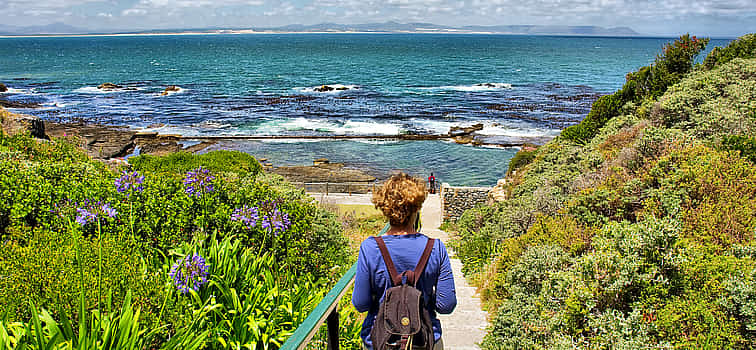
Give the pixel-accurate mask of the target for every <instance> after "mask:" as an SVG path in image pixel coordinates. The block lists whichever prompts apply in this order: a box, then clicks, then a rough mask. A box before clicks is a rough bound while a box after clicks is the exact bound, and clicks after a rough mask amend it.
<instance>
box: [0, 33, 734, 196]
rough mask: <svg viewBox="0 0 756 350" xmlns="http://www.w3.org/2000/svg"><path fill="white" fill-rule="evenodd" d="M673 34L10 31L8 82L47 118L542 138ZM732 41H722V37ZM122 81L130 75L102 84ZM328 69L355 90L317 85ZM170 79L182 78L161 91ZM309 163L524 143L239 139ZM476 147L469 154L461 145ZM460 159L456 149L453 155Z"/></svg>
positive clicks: (469, 178) (488, 161) (445, 167)
mask: <svg viewBox="0 0 756 350" xmlns="http://www.w3.org/2000/svg"><path fill="white" fill-rule="evenodd" d="M669 40H670V39H658V38H580V37H537V36H504V35H427V34H424V35H411V34H407V35H399V34H396V35H394V34H391V35H381V34H376V35H372V34H371V35H344V34H342V35H340V34H295V35H204V36H134V37H71V38H6V39H0V82H3V83H5V84H6V85H8V86H9V87H10V88H11V92H10V93H6V94H2V95H0V98H5V99H10V100H20V101H34V102H39V103H41V104H42V106H43V108H39V109H25V110H19V112H23V113H29V114H36V115H40V116H42V117H44V118H46V119H49V120H58V121H72V120H85V121H92V122H98V123H105V124H115V125H130V126H132V127H134V128H146V129H150V130H157V131H159V132H162V133H178V134H183V135H250V134H254V135H356V134H359V135H387V134H397V133H421V134H422V133H445V132H447V131H448V129H449V127H451V126H466V125H471V124H474V123H483V124H484V126H485V127H484V129H483V130H482V131H481V132H480V133H481V134H482V135H484V136H485V138H486V140H487V141H489V142H494V143H496V142H500V143H511V142H514V143H520V142H536V143H538V142H544V141H545V140H548V139H549V138H550V137H553V136H554V135H557V134H558V133H559V130H561V129H563V128H564V127H566V126H569V125H572V124H575V123H577V122H579V121H580V120H581V119H582V118H583V117H584V116H585V114H587V111H588V109H589V107H590V104H591V103H592V101H593V100H594V99H595V98H596V97H597V96H598V95H600V94H602V93H608V92H612V91H614V90H616V89H617V88H619V87H620V86H621V85H622V83H623V82H624V76H625V74H626V73H627V72H629V71H632V70H635V69H637V68H638V67H641V66H644V65H647V64H649V63H650V62H652V61H653V59H654V57H655V55H656V54H657V53H658V52H659V51H660V48H661V47H662V45H663V44H664V43H665V42H667V41H669ZM724 43H725V42H718V41H712V43H711V44H710V46H713V45H722V44H724ZM104 82H113V83H116V84H119V85H121V86H123V88H121V89H116V90H114V91H109V92H104V91H101V90H98V89H97V85H99V84H101V83H104ZM324 84H329V85H333V86H335V87H342V88H344V89H346V90H334V91H329V92H317V91H315V88H317V87H319V86H321V85H324ZM168 85H177V86H179V87H180V88H181V91H180V92H178V93H172V94H170V95H168V96H161V94H160V92H162V91H163V90H164V89H165V87H166V86H168ZM224 145H225V147H229V148H236V149H240V150H244V151H247V152H249V153H251V154H253V155H256V156H260V157H263V156H264V157H266V158H271V159H273V160H274V163H276V164H309V163H310V162H311V161H312V159H314V158H318V157H328V158H330V159H333V160H338V161H343V162H345V163H347V164H348V165H350V166H354V167H360V168H364V169H368V170H370V171H372V172H376V173H380V172H385V171H386V170H387V169H398V168H401V169H406V170H410V171H413V172H415V173H417V174H419V175H421V174H426V173H428V172H430V171H434V172H435V173H436V174H437V175H438V177H439V178H440V179H442V180H443V181H448V182H450V183H452V184H458V185H491V184H494V183H495V182H496V180H497V179H498V178H500V177H502V176H503V175H504V173H505V172H506V163H507V162H508V161H509V158H510V157H511V156H512V154H513V152H514V150H513V149H488V148H485V149H483V148H475V147H470V146H461V145H456V144H449V143H443V142H440V141H439V142H394V143H392V142H382V143H376V142H374V143H365V142H355V141H328V142H287V143H280V142H251V141H244V142H242V141H239V142H227V143H224ZM465 159H467V160H470V162H467V161H461V160H465ZM447 160H448V161H447Z"/></svg>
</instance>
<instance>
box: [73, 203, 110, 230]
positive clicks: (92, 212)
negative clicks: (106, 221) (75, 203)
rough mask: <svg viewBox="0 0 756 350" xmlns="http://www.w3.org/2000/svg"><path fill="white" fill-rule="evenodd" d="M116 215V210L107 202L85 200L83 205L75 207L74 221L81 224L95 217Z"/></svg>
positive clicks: (92, 220)
mask: <svg viewBox="0 0 756 350" xmlns="http://www.w3.org/2000/svg"><path fill="white" fill-rule="evenodd" d="M116 215H118V212H117V211H116V210H115V209H114V208H113V207H111V206H110V204H108V203H105V204H103V203H102V202H93V201H85V202H84V205H82V206H81V207H79V208H76V222H77V223H78V224H79V225H81V226H85V225H86V224H88V223H90V222H94V221H95V220H97V218H103V217H106V216H107V217H109V218H114V217H116Z"/></svg>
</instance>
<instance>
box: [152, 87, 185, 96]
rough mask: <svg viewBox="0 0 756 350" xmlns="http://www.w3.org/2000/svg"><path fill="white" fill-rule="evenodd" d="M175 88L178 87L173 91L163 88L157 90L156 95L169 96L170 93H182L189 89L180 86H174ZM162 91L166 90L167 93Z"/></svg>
mask: <svg viewBox="0 0 756 350" xmlns="http://www.w3.org/2000/svg"><path fill="white" fill-rule="evenodd" d="M176 89H178V90H175V91H173V90H169V91H166V90H163V91H160V92H158V93H157V94H156V95H157V96H170V95H175V94H183V93H184V92H186V91H187V90H189V89H184V88H182V87H180V86H176ZM164 92H167V93H168V94H167V95H163V93H164Z"/></svg>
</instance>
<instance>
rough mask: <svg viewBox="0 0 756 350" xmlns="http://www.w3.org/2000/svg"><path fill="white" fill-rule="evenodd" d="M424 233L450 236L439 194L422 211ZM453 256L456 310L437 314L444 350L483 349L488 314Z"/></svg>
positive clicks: (339, 200) (361, 199) (326, 199)
mask: <svg viewBox="0 0 756 350" xmlns="http://www.w3.org/2000/svg"><path fill="white" fill-rule="evenodd" d="M310 195H311V196H313V197H314V198H315V199H316V200H318V201H320V202H323V203H330V204H365V205H372V203H371V201H370V198H371V197H372V195H370V194H353V195H351V196H350V195H348V194H334V193H331V194H329V195H328V196H326V195H325V194H321V193H310ZM420 219H421V222H422V224H423V228H422V229H421V231H422V232H423V233H424V234H426V235H427V236H429V237H433V238H438V239H440V240H441V241H442V242H444V244H446V243H447V242H448V241H449V235H448V234H447V233H446V232H444V231H441V230H439V229H438V227H439V226H441V222H442V220H441V199H440V198H439V196H438V195H437V194H435V195H428V198H427V199H426V200H425V203H424V204H423V209H422V216H421V218H420ZM446 248H447V250H449V255H450V256H451V257H452V259H451V266H452V272H453V273H454V285H455V287H456V289H457V307H456V308H455V309H454V312H452V313H451V314H450V315H438V319H439V320H441V327H442V328H443V339H444V349H447V350H473V349H480V348H479V347H478V346H477V345H476V344H477V343H479V342H481V341H483V336H484V335H485V334H486V326H487V325H488V322H487V321H486V312H484V311H483V310H482V308H481V304H480V298H479V297H478V296H477V295H476V293H475V287H472V286H470V285H469V284H468V283H467V280H465V277H464V275H462V262H461V261H460V260H459V259H457V258H455V257H454V252H453V251H452V250H451V249H450V248H449V246H448V245H447V247H446Z"/></svg>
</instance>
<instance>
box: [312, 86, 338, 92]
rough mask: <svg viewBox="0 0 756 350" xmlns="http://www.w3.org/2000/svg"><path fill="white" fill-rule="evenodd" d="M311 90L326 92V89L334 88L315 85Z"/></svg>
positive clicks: (331, 89)
mask: <svg viewBox="0 0 756 350" xmlns="http://www.w3.org/2000/svg"><path fill="white" fill-rule="evenodd" d="M313 90H314V91H316V92H328V91H333V90H334V88H333V87H332V86H328V85H323V86H321V87H316V88H315V89H313Z"/></svg>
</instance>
